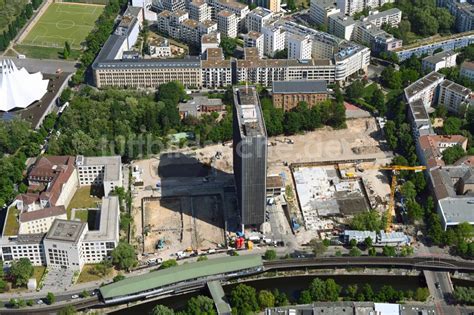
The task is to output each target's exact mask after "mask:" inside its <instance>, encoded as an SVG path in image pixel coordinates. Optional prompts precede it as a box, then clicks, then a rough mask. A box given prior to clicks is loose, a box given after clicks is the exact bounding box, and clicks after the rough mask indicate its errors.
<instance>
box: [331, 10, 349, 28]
mask: <svg viewBox="0 0 474 315" xmlns="http://www.w3.org/2000/svg"><path fill="white" fill-rule="evenodd" d="M328 19H331V20H334V21H335V22H337V24H339V25H342V26H350V25H354V24H355V21H354V19H353V18H352V17H350V16H347V15H345V14H344V13H342V12H340V13H336V14H333V15H330V16H329V17H328Z"/></svg>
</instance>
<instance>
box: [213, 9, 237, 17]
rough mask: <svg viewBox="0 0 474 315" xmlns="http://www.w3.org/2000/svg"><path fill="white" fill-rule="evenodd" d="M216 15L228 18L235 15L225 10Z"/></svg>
mask: <svg viewBox="0 0 474 315" xmlns="http://www.w3.org/2000/svg"><path fill="white" fill-rule="evenodd" d="M217 15H218V16H222V17H230V16H232V15H235V14H234V13H233V12H230V11H227V10H222V11H220V12H219V13H218V14H217Z"/></svg>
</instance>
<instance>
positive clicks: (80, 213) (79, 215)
mask: <svg viewBox="0 0 474 315" xmlns="http://www.w3.org/2000/svg"><path fill="white" fill-rule="evenodd" d="M88 218H89V211H88V210H76V212H75V216H74V219H79V220H81V222H87V219H88Z"/></svg>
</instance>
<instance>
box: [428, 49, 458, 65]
mask: <svg viewBox="0 0 474 315" xmlns="http://www.w3.org/2000/svg"><path fill="white" fill-rule="evenodd" d="M457 55H458V53H457V52H454V51H452V50H448V51H441V52H439V53H437V54H434V55H431V56H427V57H425V58H423V62H429V63H438V62H441V61H443V60H445V59H446V58H448V57H451V56H457Z"/></svg>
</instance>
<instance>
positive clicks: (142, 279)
mask: <svg viewBox="0 0 474 315" xmlns="http://www.w3.org/2000/svg"><path fill="white" fill-rule="evenodd" d="M262 265H263V264H262V258H261V257H260V255H244V256H237V257H233V256H232V257H231V256H229V257H223V258H216V259H209V260H207V261H200V262H195V263H189V264H182V265H179V266H176V267H172V268H168V269H163V270H158V271H153V272H150V273H147V274H143V275H139V276H136V277H130V278H126V279H124V280H122V281H119V282H115V283H111V284H108V285H105V286H103V287H101V288H100V293H101V295H102V297H103V298H104V299H110V298H114V297H119V296H126V295H133V294H137V293H140V292H144V291H149V290H152V289H155V288H159V287H162V286H166V285H170V284H173V283H178V282H182V281H187V280H191V279H196V278H202V277H207V276H210V275H214V274H224V273H230V272H237V271H239V270H244V269H250V268H257V267H261V266H262Z"/></svg>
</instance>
